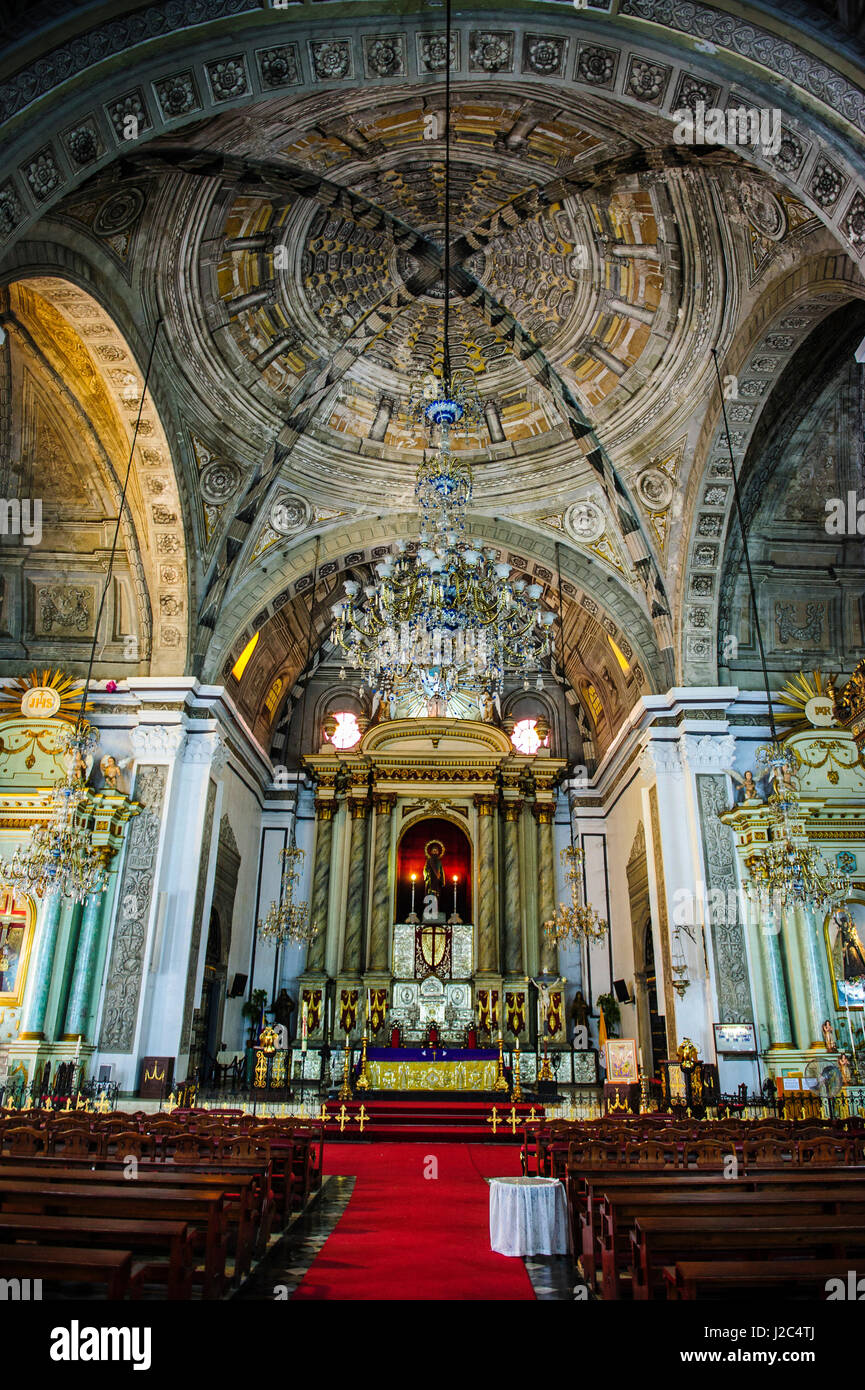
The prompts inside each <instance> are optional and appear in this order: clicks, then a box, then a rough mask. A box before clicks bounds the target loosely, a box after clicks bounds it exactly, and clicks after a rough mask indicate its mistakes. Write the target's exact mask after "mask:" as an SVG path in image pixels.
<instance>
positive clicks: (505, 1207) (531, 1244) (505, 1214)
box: [490, 1178, 571, 1255]
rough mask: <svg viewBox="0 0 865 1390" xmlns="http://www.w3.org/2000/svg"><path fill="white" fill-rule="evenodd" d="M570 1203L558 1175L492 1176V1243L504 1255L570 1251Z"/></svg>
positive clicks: (555, 1253)
mask: <svg viewBox="0 0 865 1390" xmlns="http://www.w3.org/2000/svg"><path fill="white" fill-rule="evenodd" d="M570 1235H571V1233H570V1224H569V1222H568V1203H567V1199H566V1197H565V1189H564V1186H563V1184H562V1183H560V1182H559V1180H558V1178H491V1179H490V1247H491V1249H493V1250H495V1251H497V1252H498V1254H500V1255H567V1253H568V1251H569V1250H570V1248H571V1240H570Z"/></svg>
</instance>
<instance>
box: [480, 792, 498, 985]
mask: <svg viewBox="0 0 865 1390" xmlns="http://www.w3.org/2000/svg"><path fill="white" fill-rule="evenodd" d="M475 806H476V807H477V812H478V905H477V911H476V913H475V920H476V922H477V924H478V972H479V973H480V974H482V975H483V974H490V973H492V972H494V971H497V970H498V969H499V942H498V929H497V921H496V886H495V885H496V878H495V835H494V825H495V821H494V819H493V818H494V816H495V812H496V806H497V799H496V797H494V796H476V797H475Z"/></svg>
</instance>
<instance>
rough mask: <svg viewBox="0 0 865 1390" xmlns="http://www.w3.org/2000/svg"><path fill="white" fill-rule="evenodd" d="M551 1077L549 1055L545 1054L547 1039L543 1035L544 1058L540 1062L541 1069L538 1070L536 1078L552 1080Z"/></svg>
mask: <svg viewBox="0 0 865 1390" xmlns="http://www.w3.org/2000/svg"><path fill="white" fill-rule="evenodd" d="M552 1079H553V1073H552V1070H551V1068H550V1059H549V1057H548V1056H547V1040H546V1037H545V1038H544V1060H543V1063H542V1064H541V1069H540V1071H539V1072H538V1080H539V1081H552Z"/></svg>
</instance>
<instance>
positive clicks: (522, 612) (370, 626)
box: [331, 439, 555, 713]
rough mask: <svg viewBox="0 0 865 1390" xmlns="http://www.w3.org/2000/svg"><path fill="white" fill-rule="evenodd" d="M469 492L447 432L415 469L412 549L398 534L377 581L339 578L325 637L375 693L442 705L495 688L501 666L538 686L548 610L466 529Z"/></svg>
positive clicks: (467, 476) (464, 468)
mask: <svg viewBox="0 0 865 1390" xmlns="http://www.w3.org/2000/svg"><path fill="white" fill-rule="evenodd" d="M471 495H472V477H471V470H470V468H469V466H468V464H467V463H466V462H465V461H463V460H460V459H458V458H456V457H455V455H454V454H452V453H451V451H450V447H449V442H448V440H447V439H445V441H444V442H443V443H442V445H441V446H440V448H439V449H438V450H437V451H436V453H435V454H434V455H433V456H432V457H431V458H429V459H425V460H424V463H423V464H422V465H421V467H420V468H419V469H418V475H417V482H416V485H415V496H416V498H417V501H418V504H419V508H420V513H421V523H420V536H419V541H420V544H419V547H418V549H417V554H416V556H415V555H412V554H410V553H409V550H408V547H407V545H406V543H405V541H397V542H396V543H395V545H394V548H393V550H392V551H391V553H390V554H389V555H387V556H386V557H385V558H384V559H382V560H380V561H379V563H378V564H377V565H376V567H375V568H376V575H377V580H376V582H375V583H374V584H369V585H367V586H366V587H365V588H364V590H363V593H362V594H361V586H360V584H359V583H358V582H357V581H356V580H347V581H346V585H345V589H346V595H347V597H346V598H345V599H343V600H342V601H341V602H340V603H338V604H337V605H336V606H335V608H334V610H333V614H334V625H333V630H332V633H331V637H332V640H333V642H334V643H335V644H336V645H337V646H338V647H339V648H340V649H341V650H342V651H343V652H344V653H345V662H346V665H348V666H349V667H351V668H352V669H354V670H360V671H362V672H363V674H364V680H365V682H366V683H367V684H368V685H369V688H370V690H371V691H372V692H373V693H378V695H379V696H380V697H381V698H384V697H386V696H390V695H397V694H402V695H404V696H407V697H411V696H412V695H421V696H422V697H423V698H424V700H425V701H426V702H427V704H428V705H434V706H435V707H436V708H435V712H438V713H444V712H445V709H446V708H447V702H448V701H449V700H451V699H452V698H453V697H454V696H455V695H456V694H457V692H458V691H462V692H471V693H473V694H476V695H479V696H481V695H490V696H493V697H495V696H500V695H501V693H502V690H503V687H504V680H505V674H506V672H507V671H509V670H512V671H516V672H517V673H519V674H522V677H523V685H524V688H525V689H528V688H529V684H530V679H531V678H532V677H534V683H535V686H536V688H537V689H542V688H543V676H542V673H541V668H542V663H543V661H544V658H545V657H547V656H548V655H549V653H550V637H551V628H552V626H553V624H554V622H555V614H554V613H552V612H550V611H549V610H547V609H544V608H543V607H542V606H541V603H540V599H541V595H542V593H543V589H542V586H541V585H540V584H534V583H529V582H528V581H527V580H526V579H524V578H522V577H518V578H514V579H512V578H511V566H510V565H509V564H508V563H506V562H500V561H499V559H498V555H497V552H496V551H495V550H491V549H488V548H487V549H485V548H484V547H483V544H482V542H480V541H475V540H472V538H471V537H469V536H467V534H466V516H465V512H466V507H467V505H468V502H469V501H470V499H471ZM341 675H342V677H343V678H344V676H345V670H344V669H343V671H342V672H341ZM363 688H364V686H363V685H362V686H361V690H362V691H363Z"/></svg>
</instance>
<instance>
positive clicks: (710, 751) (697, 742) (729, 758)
mask: <svg viewBox="0 0 865 1390" xmlns="http://www.w3.org/2000/svg"><path fill="white" fill-rule="evenodd" d="M684 745H685V749H684V752H685V760H686V762H687V764H688V767H689V768H690V769H691V771H692V772H726V770H727V769H728V768H730V767H732V766H733V763H734V762H735V760H736V740H735V738H734V737H733V735H732V734H702V735H698V734H686V735H685V738H684Z"/></svg>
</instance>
